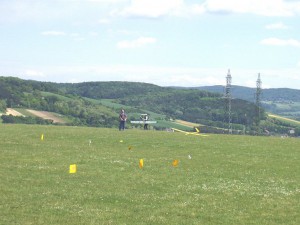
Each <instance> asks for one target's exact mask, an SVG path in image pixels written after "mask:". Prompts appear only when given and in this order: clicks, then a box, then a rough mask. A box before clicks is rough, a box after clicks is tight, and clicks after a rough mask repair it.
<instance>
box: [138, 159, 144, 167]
mask: <svg viewBox="0 0 300 225" xmlns="http://www.w3.org/2000/svg"><path fill="white" fill-rule="evenodd" d="M139 167H140V168H141V169H142V168H143V167H144V160H143V159H140V163H139Z"/></svg>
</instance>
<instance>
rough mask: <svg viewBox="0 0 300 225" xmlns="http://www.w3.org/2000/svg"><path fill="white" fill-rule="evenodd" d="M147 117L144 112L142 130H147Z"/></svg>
mask: <svg viewBox="0 0 300 225" xmlns="http://www.w3.org/2000/svg"><path fill="white" fill-rule="evenodd" d="M148 119H149V117H148V115H147V114H146V115H145V117H144V130H148V123H147V121H148Z"/></svg>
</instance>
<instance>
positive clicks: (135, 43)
mask: <svg viewBox="0 0 300 225" xmlns="http://www.w3.org/2000/svg"><path fill="white" fill-rule="evenodd" d="M155 42H156V39H155V38H152V37H140V38H138V39H135V40H131V41H128V40H125V41H120V42H118V43H117V47H118V48H139V47H142V46H144V45H147V44H153V43H155Z"/></svg>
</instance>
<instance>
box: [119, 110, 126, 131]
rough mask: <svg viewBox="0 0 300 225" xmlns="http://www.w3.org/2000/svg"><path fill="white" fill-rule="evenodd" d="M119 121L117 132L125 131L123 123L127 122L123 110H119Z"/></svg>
mask: <svg viewBox="0 0 300 225" xmlns="http://www.w3.org/2000/svg"><path fill="white" fill-rule="evenodd" d="M119 119H120V125H119V130H125V122H126V120H127V115H126V113H125V110H124V109H122V110H121V112H120V115H119Z"/></svg>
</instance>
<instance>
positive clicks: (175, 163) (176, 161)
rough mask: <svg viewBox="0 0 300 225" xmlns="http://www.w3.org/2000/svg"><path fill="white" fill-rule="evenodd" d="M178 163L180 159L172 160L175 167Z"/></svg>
mask: <svg viewBox="0 0 300 225" xmlns="http://www.w3.org/2000/svg"><path fill="white" fill-rule="evenodd" d="M178 163H179V160H178V159H175V160H174V161H173V162H172V165H173V166H174V167H176V166H178Z"/></svg>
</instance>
